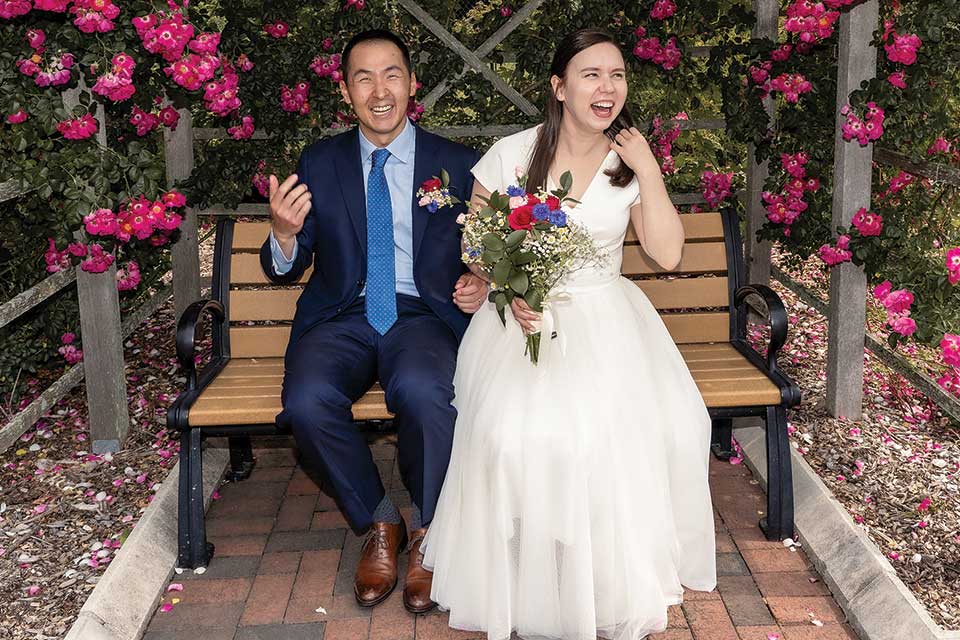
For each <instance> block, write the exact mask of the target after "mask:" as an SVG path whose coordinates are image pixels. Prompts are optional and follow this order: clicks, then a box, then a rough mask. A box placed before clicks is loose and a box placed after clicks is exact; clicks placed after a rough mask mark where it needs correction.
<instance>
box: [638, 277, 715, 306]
mask: <svg viewBox="0 0 960 640" xmlns="http://www.w3.org/2000/svg"><path fill="white" fill-rule="evenodd" d="M636 284H637V286H638V287H640V289H641V290H642V291H643V292H644V293H645V294H646V296H647V298H649V299H650V302H651V304H653V306H654V307H656V308H657V309H698V308H701V307H727V306H728V305H729V304H730V294H729V292H728V291H727V278H726V276H724V277H721V278H674V279H672V280H637V281H636Z"/></svg>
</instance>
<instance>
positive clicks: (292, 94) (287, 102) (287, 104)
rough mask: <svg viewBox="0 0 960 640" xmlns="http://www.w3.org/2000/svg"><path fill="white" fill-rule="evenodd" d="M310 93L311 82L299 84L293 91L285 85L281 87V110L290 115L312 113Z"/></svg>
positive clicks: (294, 86)
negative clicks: (308, 96) (308, 97)
mask: <svg viewBox="0 0 960 640" xmlns="http://www.w3.org/2000/svg"><path fill="white" fill-rule="evenodd" d="M309 93H310V83H309V82H305V81H301V82H298V83H297V84H295V85H293V88H292V89H291V88H290V87H288V86H287V85H285V84H284V85H280V108H281V109H283V110H284V111H286V112H288V113H296V114H299V115H301V116H305V115H307V114H308V113H310V102H309V101H308V100H307V95H308V94H309Z"/></svg>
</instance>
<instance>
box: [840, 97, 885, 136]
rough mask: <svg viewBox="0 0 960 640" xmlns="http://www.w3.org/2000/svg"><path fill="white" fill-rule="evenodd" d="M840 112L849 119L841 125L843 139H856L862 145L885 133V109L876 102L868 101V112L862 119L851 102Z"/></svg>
mask: <svg viewBox="0 0 960 640" xmlns="http://www.w3.org/2000/svg"><path fill="white" fill-rule="evenodd" d="M840 114H841V115H844V116H846V118H847V121H846V122H845V123H844V124H842V125H841V126H840V129H841V133H842V135H843V139H844V140H846V141H847V142H849V141H851V140H853V139H856V141H857V142H858V143H860V146H861V147H865V146H866V145H868V144H869V143H871V142H873V141H874V140H877V139H879V138H880V136H882V135H883V121H884V117H885V114H884V112H883V109H881V108H880V107H878V106H877V104H876V103H875V102H868V103H867V110H866V114H865V116H864V117H863V119H861V118H860V117H859V116H857V114H856V113H855V112H854V110H853V107H851V106H850V105H849V104H848V105H844V106H843V108H841V109H840Z"/></svg>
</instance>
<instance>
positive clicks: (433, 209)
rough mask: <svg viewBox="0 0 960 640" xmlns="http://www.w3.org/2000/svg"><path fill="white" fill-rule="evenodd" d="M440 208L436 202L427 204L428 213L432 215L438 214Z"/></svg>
mask: <svg viewBox="0 0 960 640" xmlns="http://www.w3.org/2000/svg"><path fill="white" fill-rule="evenodd" d="M438 208H439V205H438V204H437V201H436V200H431V201H430V202H429V203H427V211H429V212H430V213H436V212H437V209H438Z"/></svg>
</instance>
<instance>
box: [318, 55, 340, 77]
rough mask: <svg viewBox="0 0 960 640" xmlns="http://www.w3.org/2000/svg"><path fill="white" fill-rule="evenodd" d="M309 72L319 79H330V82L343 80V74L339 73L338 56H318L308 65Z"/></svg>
mask: <svg viewBox="0 0 960 640" xmlns="http://www.w3.org/2000/svg"><path fill="white" fill-rule="evenodd" d="M310 70H311V71H313V72H314V73H315V74H317V75H318V76H320V77H321V78H330V80H331V81H332V82H340V81H341V80H343V73H342V72H341V71H340V54H339V53H334V54H332V55H329V56H327V55H319V56H317V57H315V58H314V59H313V61H312V62H311V63H310Z"/></svg>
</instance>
